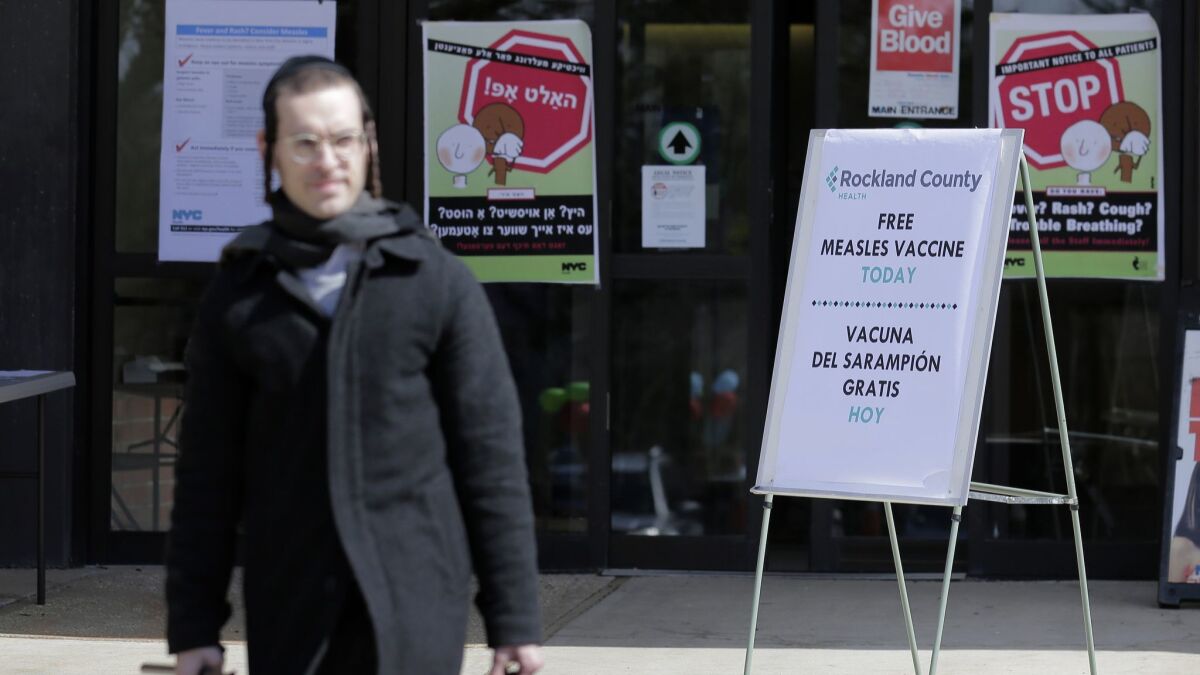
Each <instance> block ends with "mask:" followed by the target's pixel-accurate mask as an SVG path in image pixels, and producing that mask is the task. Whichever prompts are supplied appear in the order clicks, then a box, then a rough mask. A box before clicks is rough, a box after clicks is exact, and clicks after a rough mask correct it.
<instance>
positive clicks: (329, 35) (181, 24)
mask: <svg viewBox="0 0 1200 675" xmlns="http://www.w3.org/2000/svg"><path fill="white" fill-rule="evenodd" d="M166 10H167V11H166V26H165V31H164V48H163V49H164V54H163V122H162V152H161V155H160V166H159V193H158V199H159V206H158V209H159V216H158V259H159V260H178V261H193V262H212V261H215V260H217V258H218V257H219V256H220V253H221V248H222V247H223V246H225V244H226V243H227V242H228V241H229V240H230V239H232V238H233V237H234V236H235V235H236V234H237V233H238V232H240V231H241V229H242V228H243V227H245V226H247V225H253V224H255V223H259V222H262V221H264V220H266V219H268V218H270V217H271V210H270V209H269V208H268V207H267V205H266V204H265V203H264V202H263V187H262V184H263V173H262V158H261V156H260V155H259V152H258V141H257V138H256V137H257V134H258V131H259V129H262V127H263V119H262V95H263V90H264V89H265V88H266V85H267V81H268V80H269V79H270V78H271V75H272V74H273V73H274V72H275V70H276V69H277V68H278V67H279V64H281V63H283V62H284V61H286V60H287V59H288V58H290V57H292V56H298V55H301V54H320V55H322V56H327V57H329V58H333V38H334V32H335V31H334V22H335V14H336V11H337V5H336V3H334V2H332V1H330V2H325V3H317V2H311V1H310V2H298V1H293V0H276V1H273V2H235V1H230V0H167V7H166Z"/></svg>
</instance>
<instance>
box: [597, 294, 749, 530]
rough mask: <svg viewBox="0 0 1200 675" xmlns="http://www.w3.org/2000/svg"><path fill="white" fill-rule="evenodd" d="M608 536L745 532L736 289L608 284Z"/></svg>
mask: <svg viewBox="0 0 1200 675" xmlns="http://www.w3.org/2000/svg"><path fill="white" fill-rule="evenodd" d="M613 293H614V296H615V298H614V304H615V305H616V306H617V307H620V308H621V310H620V312H618V313H617V314H616V315H615V316H614V317H613V413H612V529H613V530H614V531H616V532H627V533H630V534H641V535H701V534H737V533H741V532H744V531H745V519H746V496H747V494H748V492H747V490H748V485H747V483H746V466H745V463H744V457H745V424H744V420H745V390H746V385H745V379H746V361H747V352H746V328H745V326H746V304H745V299H744V298H745V285H744V284H743V283H742V282H688V283H681V282H673V281H669V282H650V281H624V282H617V283H616V284H615V288H614V290H613Z"/></svg>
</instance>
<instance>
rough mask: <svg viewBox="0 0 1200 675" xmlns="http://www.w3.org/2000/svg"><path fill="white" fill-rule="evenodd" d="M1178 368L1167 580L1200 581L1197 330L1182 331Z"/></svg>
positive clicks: (1199, 349)
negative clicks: (1178, 452) (1179, 453)
mask: <svg viewBox="0 0 1200 675" xmlns="http://www.w3.org/2000/svg"><path fill="white" fill-rule="evenodd" d="M1181 370H1182V373H1181V378H1182V382H1181V383H1180V387H1179V430H1178V436H1177V439H1178V443H1177V445H1178V447H1179V448H1180V449H1182V450H1183V456H1182V457H1180V458H1179V459H1178V460H1177V461H1176V462H1175V485H1174V493H1173V494H1174V500H1173V503H1172V505H1171V546H1170V555H1169V560H1168V562H1167V581H1168V582H1169V583H1188V584H1200V331H1197V330H1189V331H1187V333H1186V334H1185V338H1184V346H1183V364H1182V368H1181Z"/></svg>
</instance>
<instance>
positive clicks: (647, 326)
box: [601, 0, 770, 569]
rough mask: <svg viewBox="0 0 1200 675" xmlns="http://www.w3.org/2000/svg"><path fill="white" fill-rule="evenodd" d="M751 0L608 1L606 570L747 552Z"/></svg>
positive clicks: (752, 321) (742, 559)
mask: <svg viewBox="0 0 1200 675" xmlns="http://www.w3.org/2000/svg"><path fill="white" fill-rule="evenodd" d="M757 4H758V3H752V2H749V1H743V2H726V3H709V2H704V3H698V2H693V1H687V0H683V1H669V2H647V1H644V0H620V1H619V2H617V3H616V16H615V20H616V32H615V42H616V68H615V79H616V81H615V90H616V91H615V94H616V95H615V101H614V103H613V105H614V107H615V124H614V128H613V136H612V139H613V143H614V145H615V148H614V160H613V167H612V174H611V175H612V181H613V184H612V185H613V187H612V228H611V233H612V242H611V245H612V255H611V257H610V260H611V267H610V272H611V281H610V286H609V291H608V299H609V302H610V320H609V323H608V339H609V340H610V344H609V347H610V349H609V356H610V364H609V373H610V376H611V382H612V385H611V388H610V416H609V449H610V460H611V461H610V474H609V523H608V525H609V529H610V536H609V550H608V566H609V567H612V568H632V567H652V568H684V569H739V568H746V567H748V566H749V565H750V564H752V562H753V557H752V554H751V553H750V549H749V547H748V546H747V541H748V534H751V533H752V531H753V530H754V528H756V527H757V517H758V511H757V510H754V511H753V512H751V510H750V505H751V503H752V501H754V500H752V499H751V498H750V495H749V492H748V490H749V488H750V486H751V482H752V480H753V472H752V467H751V457H754V458H756V457H757V450H758V448H757V445H758V439H759V436H760V434H761V420H760V418H761V411H760V410H761V408H762V406H763V405H764V400H763V399H762V398H761V397H760V395H759V393H758V392H759V391H761V387H763V386H764V384H765V382H764V381H763V380H762V373H763V366H764V364H769V359H770V356H769V355H765V354H764V352H765V350H764V349H763V346H764V345H765V342H764V341H763V339H764V335H765V334H766V333H765V332H764V328H765V326H766V324H767V323H769V317H768V314H769V312H768V311H766V308H767V307H768V305H767V304H765V303H761V302H760V301H761V300H763V299H765V291H766V289H765V286H764V285H762V284H759V283H758V282H757V281H756V279H757V278H758V275H757V272H758V271H761V270H762V269H765V264H766V261H765V260H759V259H757V257H756V256H758V255H760V254H761V253H760V251H765V247H761V248H759V246H760V245H761V243H762V242H757V243H756V238H759V237H765V236H766V235H767V233H768V228H767V223H766V222H764V221H762V220H756V217H758V216H757V213H756V211H755V208H754V207H752V199H753V198H754V196H756V195H759V192H758V191H756V189H755V186H754V185H752V179H753V175H757V174H756V170H755V168H754V163H755V161H756V157H755V154H756V153H754V152H753V151H752V148H753V147H755V146H754V144H753V142H752V137H753V133H752V124H751V121H752V119H753V114H754V111H755V107H756V105H766V101H756V98H755V93H756V92H755V91H754V90H753V87H752V81H758V80H755V78H754V77H753V76H752V72H754V65H753V63H752V62H753V58H752V51H753V48H752V39H751V33H752V30H751V25H752V6H754V5H757ZM762 4H763V5H764V6H766V5H767V4H769V3H762ZM603 104H604V102H603V101H601V105H603ZM764 138H765V137H764ZM757 159H759V160H761V161H763V162H765V153H764V154H763V155H762V156H761V157H759V158H757ZM760 187H761V186H760ZM756 265H761V266H762V268H760V269H759V270H756ZM759 294H763V295H761V296H760V295H759ZM752 521H753V522H752Z"/></svg>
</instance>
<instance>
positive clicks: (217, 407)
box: [167, 57, 541, 675]
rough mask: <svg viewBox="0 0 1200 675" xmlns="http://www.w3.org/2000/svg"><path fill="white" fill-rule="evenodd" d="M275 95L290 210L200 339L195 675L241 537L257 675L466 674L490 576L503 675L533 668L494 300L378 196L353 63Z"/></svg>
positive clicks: (204, 659) (192, 613)
mask: <svg viewBox="0 0 1200 675" xmlns="http://www.w3.org/2000/svg"><path fill="white" fill-rule="evenodd" d="M263 106H264V114H265V117H266V129H265V130H264V132H262V133H261V134H260V138H259V141H260V146H261V148H262V151H263V156H264V159H265V162H266V176H265V182H266V186H267V188H268V193H270V190H269V186H270V181H271V171H272V169H273V170H274V171H275V173H276V175H278V177H279V179H280V183H281V185H282V189H281V190H280V191H279V192H276V193H274V194H272V195H271V197H270V199H269V202H270V203H271V206H272V209H273V213H274V217H273V219H272V220H271V221H269V222H267V223H264V224H262V225H258V226H255V227H251V228H248V229H247V230H245V231H244V232H243V233H242V234H241V235H239V236H238V237H237V238H236V239H235V240H234V241H233V242H232V243H231V244H230V245H229V246H228V247H226V249H225V251H224V253H223V256H222V261H221V264H220V267H219V270H218V273H217V276H216V279H215V280H214V282H213V284H212V286H211V287H210V288H209V290H208V292H207V293H206V295H205V297H204V299H203V300H202V301H201V306H200V310H199V316H198V318H197V322H196V327H195V330H194V333H193V335H192V338H191V340H190V342H189V344H188V349H187V365H188V389H187V396H186V402H187V408H186V410H185V413H184V418H183V426H182V430H181V438H180V457H179V461H178V465H177V467H176V492H175V505H174V510H173V512H172V529H171V533H170V537H169V542H170V543H169V547H168V554H167V605H168V622H167V636H168V643H169V648H170V651H171V652H172V653H175V654H177V655H178V657H177V661H176V663H177V665H176V669H177V673H181V674H184V675H195V674H197V673H201V672H205V671H204V670H203V669H204V668H205V667H216V668H220V666H221V650H220V647H219V631H220V628H221V625H222V624H223V623H224V622H225V621H226V619H227V618H228V616H229V611H230V610H229V604H228V602H227V600H226V594H227V590H228V585H229V579H230V572H231V568H232V566H233V563H234V557H235V554H234V548H235V544H236V541H237V539H238V533H239V532H241V534H242V535H243V536H242V537H241V541H242V543H243V544H244V550H243V560H244V565H245V577H244V589H243V592H244V597H245V601H246V628H247V642H248V649H249V657H250V668H251V672H252V673H254V674H255V675H264V674H267V673H280V674H285V673H286V674H287V675H293V674H300V673H355V674H357V673H380V674H381V675H392V674H413V675H417V674H419V675H441V674H445V675H457V673H458V672H459V668H460V665H461V660H462V652H463V643H464V639H465V632H466V612H467V602H468V598H467V595H468V588H469V583H470V574H471V570H472V568H473V569H474V571H475V574H476V576H477V577H478V580H479V588H480V590H479V593H478V595H477V596H476V603H477V605H478V606H479V609H480V611H481V613H482V615H483V618H484V621H485V624H486V628H487V631H488V643H489V644H490V645H491V646H492V647H493V648H494V649H495V659H494V661H495V663H494V667H493V670H492V672H493V673H495V674H497V675H499V674H500V673H512V672H519V673H523V674H528V673H534V672H536V671H537V670H538V669H539V668H540V667H541V653H540V648H539V647H537V643H538V642H539V641H540V640H541V627H540V619H539V616H538V605H537V573H536V562H535V552H536V547H535V542H534V535H533V515H532V512H531V508H530V501H529V487H528V482H527V477H526V470H525V465H524V457H523V449H522V441H521V438H522V436H521V430H520V410H519V407H518V403H517V398H516V394H515V389H514V387H513V384H512V378H511V374H510V373H509V370H508V364H507V360H506V358H505V355H504V351H503V349H502V346H501V343H500V339H499V336H498V334H497V331H496V327H495V321H494V319H493V316H492V312H491V308H490V306H489V304H488V302H487V299H486V297H485V295H484V293H483V291H482V289H481V288H480V286H479V284H478V283H477V282H476V281H475V279H474V278H473V277H472V275H471V273H470V272H469V271H468V270H467V269H466V267H464V266H463V264H462V263H461V262H459V261H458V260H457V259H456V258H454V257H453V256H452V255H451V254H449V253H447V252H446V251H444V250H443V249H442V248H441V247H440V246H439V244H438V243H437V241H436V240H435V239H434V238H433V237H432V236H431V235H429V234H428V233H427V231H426V229H425V228H424V227H423V225H422V223H421V221H420V218H419V217H418V216H417V214H416V213H415V212H414V211H413V210H412V209H411V208H409V207H408V206H404V205H397V204H393V203H389V202H385V201H383V200H382V199H380V195H379V193H380V186H379V180H378V176H379V173H378V159H377V150H376V142H375V131H374V123H373V120H372V118H371V114H370V109H369V107H368V106H367V104H366V101H365V99H364V98H363V96H362V92H361V90H360V89H359V88H358V85H357V83H355V82H354V80H353V78H352V77H351V76H350V75H349V73H348V72H347V71H345V70H344V69H343V68H341V67H340V66H338V65H336V64H334V63H333V62H330V61H328V60H325V59H320V58H316V57H303V58H300V59H293V60H291V61H289V62H287V63H285V64H284V65H283V66H282V67H281V68H280V70H279V72H278V73H276V75H275V77H274V78H273V79H272V80H271V82H270V84H269V85H268V87H267V91H266V94H265V96H264V101H263ZM368 184H369V185H370V189H369V190H367V189H365V187H366V186H367V185H368Z"/></svg>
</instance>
